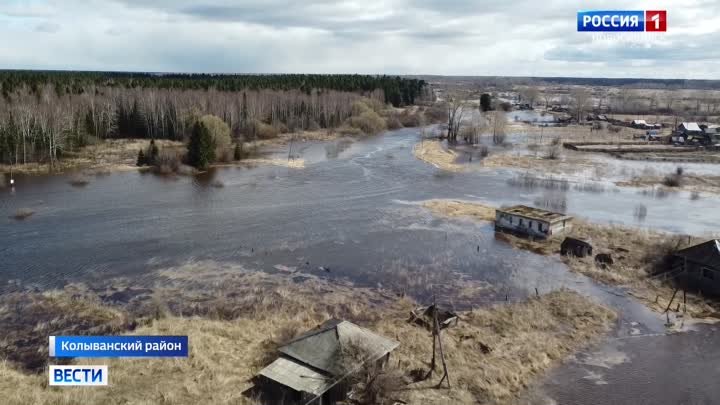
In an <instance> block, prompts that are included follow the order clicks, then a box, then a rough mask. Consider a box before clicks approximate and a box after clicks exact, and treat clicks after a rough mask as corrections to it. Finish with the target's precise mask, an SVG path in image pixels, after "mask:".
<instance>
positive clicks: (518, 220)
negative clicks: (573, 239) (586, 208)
mask: <svg viewBox="0 0 720 405" xmlns="http://www.w3.org/2000/svg"><path fill="white" fill-rule="evenodd" d="M572 220H573V218H572V217H571V216H568V215H565V214H561V213H557V212H552V211H546V210H543V209H540V208H535V207H528V206H526V205H515V206H512V207H508V208H498V209H497V210H495V230H496V231H500V232H508V233H512V234H519V235H523V236H528V237H531V238H539V239H546V238H548V237H550V236H552V235H557V234H559V233H563V232H566V231H567V230H569V229H570V228H571V227H572Z"/></svg>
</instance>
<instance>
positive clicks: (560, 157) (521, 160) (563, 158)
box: [482, 146, 602, 174]
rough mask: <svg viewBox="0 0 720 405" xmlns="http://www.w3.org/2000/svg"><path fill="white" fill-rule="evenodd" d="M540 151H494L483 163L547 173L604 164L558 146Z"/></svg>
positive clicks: (484, 164) (579, 170) (546, 147)
mask: <svg viewBox="0 0 720 405" xmlns="http://www.w3.org/2000/svg"><path fill="white" fill-rule="evenodd" d="M541 149H542V151H538V152H540V153H538V156H531V155H521V154H517V153H512V152H510V151H507V152H500V153H493V154H491V155H490V156H488V157H487V158H485V159H483V161H482V165H483V166H484V167H489V168H512V169H526V170H532V171H533V172H542V173H547V174H575V173H579V172H582V171H590V170H594V169H595V168H598V167H600V166H601V165H602V163H600V162H599V161H593V160H591V159H587V158H585V157H582V156H580V155H578V154H577V153H568V152H567V151H566V152H565V153H562V152H560V151H558V150H557V146H544V147H542V148H541ZM548 151H553V152H552V153H553V157H552V159H548V158H547V157H548Z"/></svg>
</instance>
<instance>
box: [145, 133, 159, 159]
mask: <svg viewBox="0 0 720 405" xmlns="http://www.w3.org/2000/svg"><path fill="white" fill-rule="evenodd" d="M159 154H160V150H159V149H158V147H157V145H155V140H154V139H151V140H150V147H148V156H147V163H148V164H149V165H154V164H155V163H157V159H158V155H159Z"/></svg>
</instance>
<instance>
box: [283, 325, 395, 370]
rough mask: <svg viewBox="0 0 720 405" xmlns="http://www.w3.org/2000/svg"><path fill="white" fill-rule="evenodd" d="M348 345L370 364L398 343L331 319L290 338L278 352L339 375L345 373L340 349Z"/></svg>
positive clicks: (345, 367)
mask: <svg viewBox="0 0 720 405" xmlns="http://www.w3.org/2000/svg"><path fill="white" fill-rule="evenodd" d="M348 344H355V345H359V346H361V347H362V349H363V350H364V351H365V352H366V353H367V358H366V359H364V361H373V360H377V359H379V358H380V357H382V356H384V355H386V354H387V353H389V352H391V351H392V350H394V349H395V348H396V347H398V345H399V344H400V343H398V342H397V341H395V340H391V339H387V338H385V337H382V336H380V335H377V334H375V333H373V332H371V331H369V330H367V329H364V328H361V327H359V326H357V325H355V324H354V323H351V322H348V321H338V320H331V321H329V322H326V323H325V324H324V325H323V326H321V327H320V328H319V329H318V330H315V331H311V332H308V333H306V334H304V335H302V336H300V337H297V338H295V339H293V340H292V341H290V342H289V343H288V344H286V345H284V346H282V347H280V349H279V351H280V353H283V354H285V355H287V356H289V357H291V358H293V359H296V360H298V361H300V362H302V363H305V364H307V365H309V366H311V367H314V368H316V369H318V370H322V371H325V372H327V373H330V374H334V375H339V374H344V373H345V372H346V371H347V366H348V365H346V364H343V360H344V359H343V351H342V348H343V346H346V347H347V345H348ZM355 360H357V359H355Z"/></svg>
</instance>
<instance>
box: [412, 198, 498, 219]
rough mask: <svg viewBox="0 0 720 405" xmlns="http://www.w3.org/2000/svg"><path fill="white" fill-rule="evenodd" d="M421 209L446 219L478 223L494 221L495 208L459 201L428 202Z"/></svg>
mask: <svg viewBox="0 0 720 405" xmlns="http://www.w3.org/2000/svg"><path fill="white" fill-rule="evenodd" d="M422 206H423V207H425V208H427V209H429V210H430V211H432V212H433V214H435V215H442V216H447V217H469V218H473V219H476V220H478V221H494V220H495V208H493V207H489V206H487V205H482V204H478V203H471V202H467V201H459V200H428V201H425V202H423V204H422Z"/></svg>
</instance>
